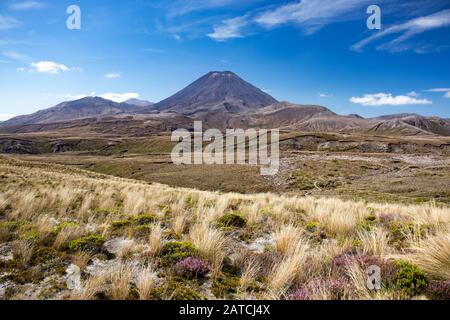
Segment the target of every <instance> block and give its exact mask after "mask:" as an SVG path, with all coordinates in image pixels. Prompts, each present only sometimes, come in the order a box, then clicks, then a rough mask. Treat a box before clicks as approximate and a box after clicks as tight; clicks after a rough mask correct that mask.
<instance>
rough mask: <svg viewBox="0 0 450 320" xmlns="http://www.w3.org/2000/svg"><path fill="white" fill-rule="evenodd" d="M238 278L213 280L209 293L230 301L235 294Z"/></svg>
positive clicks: (224, 277)
mask: <svg viewBox="0 0 450 320" xmlns="http://www.w3.org/2000/svg"><path fill="white" fill-rule="evenodd" d="M238 287H239V278H238V277H234V276H228V277H227V276H225V275H224V276H222V277H219V278H216V279H214V281H213V283H212V286H211V291H212V293H213V294H214V295H215V296H216V297H217V298H223V299H232V298H233V296H234V295H235V294H236V293H237V289H238Z"/></svg>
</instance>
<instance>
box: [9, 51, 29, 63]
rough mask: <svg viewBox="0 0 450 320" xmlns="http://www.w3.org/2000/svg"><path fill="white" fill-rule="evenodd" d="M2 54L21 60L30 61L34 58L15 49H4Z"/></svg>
mask: <svg viewBox="0 0 450 320" xmlns="http://www.w3.org/2000/svg"><path fill="white" fill-rule="evenodd" d="M2 56H4V57H5V58H8V59H11V60H15V61H19V62H30V61H31V60H32V58H31V57H29V56H27V55H25V54H22V53H19V52H15V51H4V52H2Z"/></svg>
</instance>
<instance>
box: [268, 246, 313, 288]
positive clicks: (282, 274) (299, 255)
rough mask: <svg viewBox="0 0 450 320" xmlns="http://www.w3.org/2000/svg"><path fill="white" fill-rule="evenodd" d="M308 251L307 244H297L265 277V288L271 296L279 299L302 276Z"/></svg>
mask: <svg viewBox="0 0 450 320" xmlns="http://www.w3.org/2000/svg"><path fill="white" fill-rule="evenodd" d="M308 250H309V245H308V244H307V243H302V242H299V243H297V245H296V247H295V248H294V249H292V250H291V251H290V252H289V254H288V255H286V256H285V257H284V259H283V260H282V261H281V262H280V264H278V265H275V266H274V267H273V269H272V270H271V272H270V274H269V275H268V277H267V287H268V289H269V291H270V292H271V294H273V295H274V296H275V297H280V296H282V295H283V294H285V293H286V291H287V290H288V289H289V288H290V287H291V285H292V283H293V282H294V281H295V280H297V279H298V278H299V277H300V275H301V274H302V272H303V270H304V267H305V264H306V258H307V254H308Z"/></svg>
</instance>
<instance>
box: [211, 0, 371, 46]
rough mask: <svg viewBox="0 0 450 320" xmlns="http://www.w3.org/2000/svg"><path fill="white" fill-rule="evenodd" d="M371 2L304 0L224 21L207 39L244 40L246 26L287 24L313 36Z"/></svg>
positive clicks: (362, 0) (361, 0) (269, 26)
mask: <svg viewBox="0 0 450 320" xmlns="http://www.w3.org/2000/svg"><path fill="white" fill-rule="evenodd" d="M369 2H370V0H301V1H297V2H292V3H288V4H284V5H281V6H276V7H274V8H271V9H264V8H261V9H259V10H254V11H253V12H248V13H247V14H245V15H243V16H241V17H236V18H233V19H228V20H224V21H223V22H222V24H221V25H218V26H215V27H214V32H213V33H210V34H208V36H209V37H210V38H212V39H214V40H217V41H224V40H227V39H233V38H243V37H245V36H246V35H247V34H245V33H244V30H243V29H244V28H245V27H247V26H253V27H258V26H259V27H264V28H266V29H273V28H277V27H281V26H283V25H287V24H295V25H296V26H297V27H299V28H301V29H302V30H303V31H304V32H305V33H306V34H308V35H309V34H313V33H314V32H316V31H317V30H319V29H320V28H322V27H324V26H325V25H328V24H331V23H335V22H338V21H345V20H348V19H351V18H354V15H353V13H354V12H356V10H358V9H362V8H364V6H365V5H367V4H368V3H369Z"/></svg>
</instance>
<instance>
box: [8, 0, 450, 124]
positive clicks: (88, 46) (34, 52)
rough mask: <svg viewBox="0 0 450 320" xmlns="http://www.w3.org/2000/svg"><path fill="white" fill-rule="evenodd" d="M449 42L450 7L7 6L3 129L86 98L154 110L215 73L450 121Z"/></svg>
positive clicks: (179, 0)
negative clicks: (143, 103)
mask: <svg viewBox="0 0 450 320" xmlns="http://www.w3.org/2000/svg"><path fill="white" fill-rule="evenodd" d="M69 5H77V6H79V7H80V9H81V30H69V29H68V28H67V27H66V20H67V18H68V17H69V15H68V14H67V13H66V9H67V7H68V6H69ZM370 5H378V6H379V7H380V8H381V19H382V28H381V30H369V29H368V28H367V25H366V20H367V19H368V17H369V16H370V15H369V14H367V12H366V10H367V8H368V6H370ZM449 31H450V3H449V1H448V0H442V1H441V0H434V1H424V0H410V1H391V0H370V1H366V0H301V1H299V0H297V1H296V0H290V1H289V0H288V1H281V0H277V1H267V0H202V1H200V0H170V1H169V0H167V1H156V0H127V1H122V0H120V1H119V0H117V1H116V0H96V1H93V0H71V1H65V0H36V1H29V0H23V1H22V0H2V1H1V3H0V75H1V76H0V121H1V120H5V119H7V118H8V117H11V116H12V115H19V114H26V113H31V112H34V111H37V110H38V109H43V108H47V107H50V106H53V105H55V104H57V103H59V102H61V101H64V100H73V99H76V98H80V97H83V96H86V95H99V96H103V97H106V98H110V99H114V100H116V101H122V100H124V99H126V98H130V97H139V98H141V99H146V100H150V101H153V102H157V101H159V100H162V99H163V98H166V97H168V96H169V95H171V94H173V93H175V92H176V91H178V90H180V89H182V88H183V87H184V86H186V85H188V84H189V83H190V82H192V81H193V80H195V79H196V78H198V77H200V76H202V75H203V74H205V73H207V72H209V71H212V70H231V71H234V72H236V73H237V74H238V75H240V76H241V77H242V78H244V79H245V80H247V81H249V82H251V83H252V84H254V85H256V86H258V87H259V88H261V89H263V90H265V91H267V92H268V93H270V94H271V95H273V96H274V97H275V98H277V99H278V100H284V101H290V102H295V103H303V104H320V105H324V106H327V107H329V108H331V109H332V110H333V111H335V112H338V113H342V114H350V113H358V114H361V115H363V116H375V115H380V114H389V113H400V112H416V113H420V114H424V115H437V116H441V117H446V118H449V117H450V63H449V61H450V32H449Z"/></svg>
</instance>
